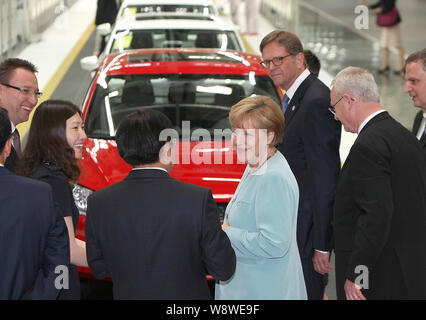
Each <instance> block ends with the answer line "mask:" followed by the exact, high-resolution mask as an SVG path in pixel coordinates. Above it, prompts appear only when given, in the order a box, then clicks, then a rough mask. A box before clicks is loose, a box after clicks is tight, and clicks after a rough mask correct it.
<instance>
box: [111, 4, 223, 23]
mask: <svg viewBox="0 0 426 320" xmlns="http://www.w3.org/2000/svg"><path fill="white" fill-rule="evenodd" d="M151 12H180V13H202V14H206V15H219V9H218V8H217V7H216V6H215V4H214V2H213V0H124V1H123V3H122V4H121V6H120V9H119V10H118V15H117V19H120V18H122V17H126V16H130V15H135V14H138V13H151Z"/></svg>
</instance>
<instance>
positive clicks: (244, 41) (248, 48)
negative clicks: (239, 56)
mask: <svg viewBox="0 0 426 320" xmlns="http://www.w3.org/2000/svg"><path fill="white" fill-rule="evenodd" d="M241 40H242V41H243V44H244V47H246V51H247V52H248V53H252V54H256V51H255V50H254V49H253V47H252V46H251V45H250V43H249V42H248V41H247V39H246V38H245V37H244V36H243V35H241Z"/></svg>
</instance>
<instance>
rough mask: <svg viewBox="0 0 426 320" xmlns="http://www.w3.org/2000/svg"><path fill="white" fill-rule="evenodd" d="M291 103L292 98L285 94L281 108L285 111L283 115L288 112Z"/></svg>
mask: <svg viewBox="0 0 426 320" xmlns="http://www.w3.org/2000/svg"><path fill="white" fill-rule="evenodd" d="M289 101H290V98H289V97H288V96H287V94H284V99H283V101H282V103H281V107H282V110H283V113H285V111H286V110H287V107H288V102H289Z"/></svg>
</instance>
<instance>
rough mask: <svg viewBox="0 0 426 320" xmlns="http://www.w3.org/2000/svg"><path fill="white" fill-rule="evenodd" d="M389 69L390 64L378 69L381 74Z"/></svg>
mask: <svg viewBox="0 0 426 320" xmlns="http://www.w3.org/2000/svg"><path fill="white" fill-rule="evenodd" d="M388 71H389V66H387V67H386V68H380V69H379V70H377V72H378V73H379V74H383V73H386V72H388Z"/></svg>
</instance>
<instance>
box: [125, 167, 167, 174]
mask: <svg viewBox="0 0 426 320" xmlns="http://www.w3.org/2000/svg"><path fill="white" fill-rule="evenodd" d="M148 169H154V170H162V171H164V172H167V173H169V172H168V171H167V170H166V169H164V168H160V167H147V168H133V169H132V170H148Z"/></svg>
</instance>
